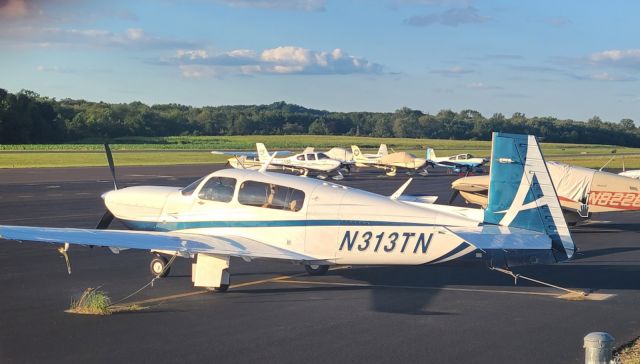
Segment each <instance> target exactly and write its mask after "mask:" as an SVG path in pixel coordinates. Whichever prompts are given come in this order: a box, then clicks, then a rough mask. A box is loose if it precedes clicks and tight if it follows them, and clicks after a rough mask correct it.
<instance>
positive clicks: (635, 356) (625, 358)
mask: <svg viewBox="0 0 640 364" xmlns="http://www.w3.org/2000/svg"><path fill="white" fill-rule="evenodd" d="M616 351H617V353H616V355H615V360H614V361H615V362H616V363H621V364H640V338H638V339H636V340H634V341H632V342H631V343H629V344H627V345H624V346H623V347H621V348H619V349H618V350H616Z"/></svg>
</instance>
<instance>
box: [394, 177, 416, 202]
mask: <svg viewBox="0 0 640 364" xmlns="http://www.w3.org/2000/svg"><path fill="white" fill-rule="evenodd" d="M411 181H413V178H409V179H408V180H407V182H405V183H404V184H403V185H402V186H400V188H398V190H397V191H396V192H394V193H393V195H391V196H390V197H389V198H390V199H392V200H397V199H399V198H400V196H402V193H403V192H404V190H406V189H407V187H409V184H410V183H411Z"/></svg>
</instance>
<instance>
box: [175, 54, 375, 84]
mask: <svg viewBox="0 0 640 364" xmlns="http://www.w3.org/2000/svg"><path fill="white" fill-rule="evenodd" d="M168 63H169V64H177V65H179V66H180V69H181V70H182V73H183V75H185V77H192V78H193V77H214V76H221V75H225V74H243V75H253V74H353V73H369V74H375V73H382V72H383V66H382V65H380V64H377V63H373V62H370V61H368V60H366V59H364V58H360V57H355V56H350V55H349V54H347V53H346V52H344V51H342V50H341V49H339V48H336V49H334V50H332V51H330V52H327V51H320V52H318V51H312V50H310V49H306V48H301V47H293V46H282V47H276V48H270V49H265V50H262V51H255V50H250V49H236V50H231V51H228V52H221V53H216V54H211V53H209V52H208V51H207V50H204V49H194V50H179V51H178V52H176V57H175V58H174V59H173V60H170V61H169V62H168ZM183 66H198V67H186V68H185V67H183ZM205 68H206V69H209V70H210V72H204V69H205Z"/></svg>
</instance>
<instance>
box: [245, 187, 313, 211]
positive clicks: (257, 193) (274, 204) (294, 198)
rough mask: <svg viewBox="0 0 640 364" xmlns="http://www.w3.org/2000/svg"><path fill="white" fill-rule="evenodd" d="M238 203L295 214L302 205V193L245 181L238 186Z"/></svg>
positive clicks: (286, 188)
mask: <svg viewBox="0 0 640 364" xmlns="http://www.w3.org/2000/svg"><path fill="white" fill-rule="evenodd" d="M238 202H240V203H241V204H243V205H248V206H255V207H264V208H269V209H276V210H286V211H294V212H295V211H300V209H301V208H302V205H303V204H304V192H302V191H300V190H297V189H295V188H290V187H285V186H280V185H275V184H272V183H262V182H255V181H245V182H243V183H242V184H241V185H240V191H239V192H238Z"/></svg>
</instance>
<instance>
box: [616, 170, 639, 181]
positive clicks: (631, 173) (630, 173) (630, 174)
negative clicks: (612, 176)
mask: <svg viewBox="0 0 640 364" xmlns="http://www.w3.org/2000/svg"><path fill="white" fill-rule="evenodd" d="M618 176H622V177H627V178H633V179H640V169H630V170H628V171H622V172H620V173H618Z"/></svg>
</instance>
